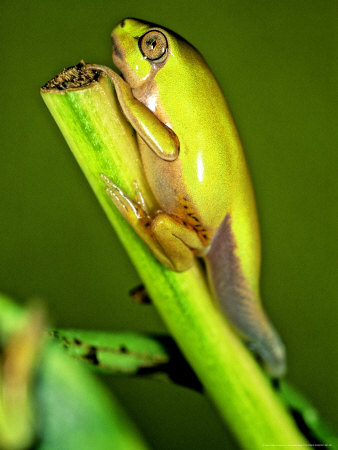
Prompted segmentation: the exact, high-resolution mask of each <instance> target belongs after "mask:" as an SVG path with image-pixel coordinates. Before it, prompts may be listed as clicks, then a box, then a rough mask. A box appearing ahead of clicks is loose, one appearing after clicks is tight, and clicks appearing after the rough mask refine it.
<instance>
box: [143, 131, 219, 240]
mask: <svg viewBox="0 0 338 450" xmlns="http://www.w3.org/2000/svg"><path fill="white" fill-rule="evenodd" d="M139 144H140V145H139V147H140V151H141V157H142V163H143V167H144V171H145V174H146V177H147V181H148V183H149V185H150V187H151V189H152V192H153V194H154V195H155V197H156V199H157V201H158V203H159V205H160V208H161V209H162V210H163V211H164V212H166V213H167V214H170V215H174V216H176V217H178V218H180V219H181V220H182V222H185V223H187V224H188V225H190V226H192V227H193V228H195V229H196V230H199V231H200V233H201V234H203V233H205V234H206V236H207V237H208V239H210V238H212V237H213V235H214V233H215V232H216V230H217V228H218V226H219V225H220V223H221V222H222V220H223V218H224V216H225V214H226V212H227V211H226V203H225V199H224V198H222V196H216V197H215V196H211V191H212V190H211V189H210V187H209V188H208V189H207V187H206V189H205V190H203V189H202V191H200V192H199V194H198V195H195V194H196V192H195V191H194V186H189V185H187V184H191V183H185V179H184V174H183V169H182V162H181V160H180V158H178V159H177V160H176V161H172V162H168V161H164V160H162V159H161V158H159V157H158V156H157V155H155V154H154V152H153V151H152V150H151V149H150V148H149V147H148V146H147V145H146V144H145V143H144V142H143V141H142V142H141V139H139ZM185 164H186V161H185ZM193 184H194V183H193ZM195 186H196V185H195ZM189 188H190V189H189ZM207 196H210V199H209V201H208V199H206V197H207ZM206 200H207V201H206ZM205 204H207V205H208V208H205V207H203V205H205Z"/></svg>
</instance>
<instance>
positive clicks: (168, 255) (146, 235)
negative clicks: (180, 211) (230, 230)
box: [101, 174, 204, 272]
mask: <svg viewBox="0 0 338 450" xmlns="http://www.w3.org/2000/svg"><path fill="white" fill-rule="evenodd" d="M101 179H102V180H103V181H104V182H105V184H106V193H107V194H108V195H109V197H110V198H111V200H112V201H113V203H114V205H115V206H116V207H117V209H118V210H119V211H120V213H121V214H122V215H123V217H124V218H125V219H126V220H127V222H129V224H130V225H131V226H132V227H133V229H134V230H135V231H136V232H137V234H138V235H139V236H140V237H141V238H142V239H143V241H144V242H145V243H146V244H147V245H148V247H149V248H150V250H151V251H152V252H153V253H154V255H155V256H156V258H157V259H158V260H159V261H160V262H162V263H163V264H164V265H165V266H167V267H168V268H169V269H171V270H174V271H176V272H183V271H185V270H187V269H189V268H190V267H191V266H192V265H193V263H194V256H195V253H194V251H196V252H201V251H203V249H204V245H203V243H202V242H201V240H200V238H199V236H198V234H197V233H196V231H195V230H194V229H192V228H188V227H187V226H186V225H184V224H182V223H180V222H179V221H178V220H177V218H176V217H174V216H170V215H168V214H164V213H157V214H156V215H155V217H154V218H152V217H150V216H149V214H148V212H147V207H146V205H145V201H144V198H143V196H142V194H141V192H140V191H139V190H138V188H137V192H136V198H137V201H134V200H132V199H131V198H130V197H128V196H127V195H126V194H125V193H124V192H123V191H122V190H121V189H120V188H119V187H118V186H116V185H115V184H114V183H113V182H112V181H111V180H110V179H109V178H108V177H107V176H105V175H103V174H101Z"/></svg>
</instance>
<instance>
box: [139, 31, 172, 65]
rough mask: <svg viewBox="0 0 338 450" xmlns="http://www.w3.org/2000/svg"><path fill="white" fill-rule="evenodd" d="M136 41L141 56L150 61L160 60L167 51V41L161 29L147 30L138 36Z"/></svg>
mask: <svg viewBox="0 0 338 450" xmlns="http://www.w3.org/2000/svg"><path fill="white" fill-rule="evenodd" d="M138 42H139V47H140V50H141V52H142V54H143V56H145V57H146V58H147V59H149V60H150V61H158V60H162V57H164V55H165V54H166V53H167V49H168V41H167V38H166V37H165V35H164V34H163V33H161V31H158V30H151V31H148V32H147V33H145V34H144V35H143V36H141V37H140V39H139V41H138Z"/></svg>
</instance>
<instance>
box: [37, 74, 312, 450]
mask: <svg viewBox="0 0 338 450" xmlns="http://www.w3.org/2000/svg"><path fill="white" fill-rule="evenodd" d="M42 96H43V99H44V101H45V103H46V105H47V106H48V108H49V110H50V112H51V113H52V115H53V117H54V119H55V120H56V122H57V124H58V126H59V127H60V130H61V131H62V133H63V135H64V137H65V139H66V140H67V142H68V144H69V146H70V148H71V150H72V152H73V154H74V156H75V158H76V159H77V161H78V163H79V164H80V166H81V168H82V170H83V172H84V174H85V175H86V177H87V179H88V181H89V183H90V184H91V186H92V188H93V190H94V192H95V194H96V196H97V198H98V200H99V201H100V203H101V205H102V207H103V209H104V210H105V212H106V214H107V216H108V219H109V220H110V222H111V224H112V226H113V227H114V229H115V230H116V232H117V234H118V236H119V238H120V239H121V241H122V243H123V244H124V246H125V248H126V250H127V252H128V254H129V256H130V258H131V260H132V261H133V263H134V265H135V267H136V269H137V271H138V273H139V274H140V276H141V278H142V280H143V282H144V283H145V285H146V288H147V290H148V292H149V294H150V296H151V298H152V300H153V303H154V305H155V306H156V308H157V309H158V311H159V313H160V315H161V316H162V318H163V320H164V322H165V323H166V325H167V327H168V328H169V330H170V332H171V333H172V335H173V337H174V338H175V340H176V341H177V343H178V345H179V346H180V348H181V349H182V351H183V353H184V355H185V357H186V358H187V360H188V361H189V363H190V364H191V366H192V367H193V369H194V370H195V371H196V374H197V375H198V377H199V379H200V380H201V382H202V383H203V385H204V387H205V389H206V391H207V392H208V394H209V396H210V398H211V399H212V401H213V402H214V404H215V405H216V407H217V409H218V410H219V412H220V415H221V416H222V418H223V419H224V421H225V422H226V423H227V424H228V426H229V427H230V428H231V430H232V432H233V433H234V435H235V436H236V438H237V440H238V442H239V443H240V444H241V446H242V447H243V448H246V449H250V450H254V449H261V448H262V446H264V445H278V446H282V447H283V446H288V445H304V444H306V441H305V440H304V438H303V436H302V435H301V434H300V433H299V431H298V429H297V428H296V426H295V424H294V422H293V420H292V418H291V417H290V416H289V415H288V413H287V412H286V410H285V409H284V407H283V405H282V404H281V403H280V401H279V399H278V398H277V397H276V395H275V394H274V392H273V390H272V388H271V387H270V385H269V382H268V380H267V378H266V376H265V375H264V374H263V373H262V371H261V369H260V367H258V365H257V364H256V362H255V361H254V360H253V358H252V356H251V355H250V354H249V352H248V351H247V350H246V348H244V346H243V345H242V343H241V342H240V341H239V339H238V338H237V337H236V336H235V335H234V333H233V332H232V330H231V329H230V327H229V326H228V324H227V323H226V322H225V320H224V318H223V317H222V316H221V314H220V312H219V310H218V308H217V306H216V305H215V304H214V301H213V299H212V297H211V295H210V293H209V290H208V286H207V284H206V281H205V278H204V275H203V274H202V272H201V270H200V268H199V266H198V264H195V266H194V267H193V268H192V269H190V270H188V271H187V272H184V273H175V272H172V271H170V270H168V269H166V268H165V267H164V266H163V265H161V264H160V263H159V262H158V261H157V260H156V259H155V258H154V257H153V255H152V254H151V253H150V251H149V250H148V248H147V247H146V246H145V244H144V243H143V242H142V241H141V239H140V238H139V237H138V236H137V235H136V234H135V232H134V231H133V230H132V229H131V227H130V226H129V225H128V224H127V222H125V221H124V219H123V218H122V217H121V216H120V214H119V212H118V211H117V210H116V209H115V206H114V205H113V204H112V202H111V201H110V199H109V198H108V196H107V195H106V194H105V191H104V185H103V183H102V181H101V179H100V173H104V174H105V175H107V176H108V177H109V178H110V179H112V180H113V181H114V183H116V184H117V185H118V186H120V187H121V189H123V190H124V191H125V192H126V193H127V194H128V195H130V196H131V197H133V182H134V181H136V182H137V184H138V186H139V188H140V190H141V191H142V193H144V196H145V198H146V201H147V203H149V204H150V205H152V204H153V198H152V195H151V192H149V187H148V186H147V183H146V180H145V178H144V175H143V171H142V166H141V163H140V161H139V158H138V151H137V146H136V142H135V138H134V136H133V133H132V130H131V129H130V126H129V125H128V124H127V123H126V121H125V119H124V117H123V116H122V114H121V111H120V109H119V106H118V103H117V100H116V96H115V93H114V90H113V88H112V86H111V84H110V82H109V81H108V79H107V78H105V77H101V78H100V79H99V81H98V82H96V81H95V82H93V83H92V84H90V85H89V86H88V87H86V88H82V89H79V90H66V91H56V90H55V89H51V88H49V87H48V85H47V86H46V87H44V88H42Z"/></svg>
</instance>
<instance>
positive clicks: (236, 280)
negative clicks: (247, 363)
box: [92, 18, 286, 377]
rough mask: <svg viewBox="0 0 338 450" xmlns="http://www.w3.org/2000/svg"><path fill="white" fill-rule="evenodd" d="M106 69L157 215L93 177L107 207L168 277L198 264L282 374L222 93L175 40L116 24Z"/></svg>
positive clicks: (244, 173)
mask: <svg viewBox="0 0 338 450" xmlns="http://www.w3.org/2000/svg"><path fill="white" fill-rule="evenodd" d="M112 42H113V61H114V64H115V65H116V67H117V68H118V69H119V70H120V71H121V72H122V75H123V78H122V77H120V76H119V75H118V74H116V73H115V72H114V71H112V70H111V69H109V68H105V67H104V66H98V65H92V67H95V68H98V69H101V70H104V71H105V72H106V73H107V75H108V76H109V77H110V78H111V80H112V82H113V84H114V87H115V90H116V93H117V97H118V100H119V103H120V105H121V108H122V110H123V112H124V114H125V116H126V118H127V119H128V121H129V122H130V123H131V125H132V126H133V128H134V129H135V131H136V133H137V138H138V144H139V150H140V155H141V159H142V164H143V168H144V171H145V175H146V178H147V181H148V183H149V185H150V187H151V189H152V192H153V194H154V195H155V197H156V199H157V201H158V204H159V207H160V210H159V211H156V212H149V211H148V210H147V207H146V205H145V204H144V202H143V201H142V193H141V192H137V193H136V198H137V199H138V201H137V202H135V201H133V200H132V199H130V198H129V197H127V195H126V194H125V193H124V192H123V191H122V190H121V189H120V188H119V187H118V186H116V185H115V184H114V183H113V182H112V181H111V180H109V179H108V178H107V177H103V178H104V180H105V182H106V184H107V192H108V194H109V195H110V197H111V199H112V200H113V202H114V203H115V205H116V206H117V208H118V209H119V210H120V212H121V213H122V214H123V216H124V217H125V219H126V220H127V221H128V222H129V223H130V224H131V225H132V227H133V228H134V229H135V230H136V231H137V233H138V234H139V235H140V236H141V237H142V238H143V239H144V240H145V242H146V243H147V245H148V246H149V247H150V249H151V250H152V251H153V253H154V254H155V256H156V257H157V258H158V259H159V260H160V261H161V262H162V263H163V264H165V265H166V266H167V267H168V268H170V269H172V270H175V271H178V272H181V271H185V270H187V269H189V268H190V267H191V266H192V264H193V263H194V258H195V257H196V256H197V257H201V258H204V260H205V264H206V268H207V274H208V279H209V284H210V287H211V289H212V291H213V293H214V296H215V297H216V299H217V301H218V302H219V305H220V307H221V309H222V311H223V312H224V315H225V316H226V318H227V319H228V321H229V322H230V323H231V324H232V326H233V327H234V328H235V330H237V332H238V333H239V334H240V335H241V337H242V338H243V339H244V341H246V342H247V344H248V346H249V347H250V348H251V349H252V350H253V351H254V352H255V353H256V354H257V355H258V357H259V358H260V359H261V360H262V362H263V364H264V366H265V367H266V370H267V371H268V373H269V374H270V375H271V376H274V377H279V376H281V375H283V374H284V372H285V367H286V363H285V350H284V346H283V344H282V342H281V340H280V338H279V336H278V334H277V333H276V331H275V330H274V328H273V326H272V325H271V324H270V322H269V320H268V318H267V316H266V314H265V313H264V311H263V308H262V306H261V299H260V289H259V276H260V259H261V252H260V235H259V225H258V220H257V212H256V205H255V198H254V193H253V188H252V184H251V180H250V175H249V172H248V167H247V163H246V160H245V156H244V153H243V149H242V144H241V141H240V138H239V135H238V132H237V130H236V127H235V124H234V121H233V119H232V116H231V113H230V111H229V108H228V106H227V103H226V101H225V99H224V96H223V93H222V91H221V89H220V87H219V85H218V83H217V81H216V79H215V77H214V76H213V74H212V72H211V70H210V69H209V67H208V65H207V63H206V62H205V60H204V59H203V57H202V56H201V54H200V53H199V52H198V51H197V50H196V49H195V48H194V47H193V46H192V45H190V44H189V43H188V42H187V41H186V40H184V39H183V38H181V37H180V36H178V35H177V34H176V33H174V32H172V31H170V30H168V29H166V28H164V27H161V26H157V25H154V24H151V23H147V22H143V21H140V20H136V19H130V18H128V19H125V20H123V21H122V22H121V23H120V24H119V25H117V26H116V28H115V29H114V30H113V32H112Z"/></svg>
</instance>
